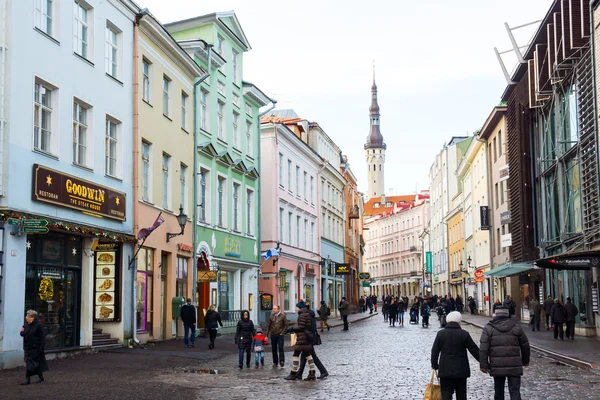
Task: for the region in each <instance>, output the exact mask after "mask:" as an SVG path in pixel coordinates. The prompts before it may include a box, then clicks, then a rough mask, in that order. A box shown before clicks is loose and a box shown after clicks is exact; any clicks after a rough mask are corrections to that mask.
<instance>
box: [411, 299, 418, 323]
mask: <svg viewBox="0 0 600 400" xmlns="http://www.w3.org/2000/svg"><path fill="white" fill-rule="evenodd" d="M410 323H411V324H418V323H419V303H418V302H414V303H413V305H412V306H411V307H410Z"/></svg>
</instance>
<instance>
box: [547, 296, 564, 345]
mask: <svg viewBox="0 0 600 400" xmlns="http://www.w3.org/2000/svg"><path fill="white" fill-rule="evenodd" d="M550 317H552V325H553V326H554V340H556V339H558V337H559V336H560V340H565V332H564V328H563V324H564V323H565V322H566V321H567V311H566V310H565V307H564V306H563V305H562V304H561V303H560V300H558V299H554V305H553V306H552V308H551V309H550Z"/></svg>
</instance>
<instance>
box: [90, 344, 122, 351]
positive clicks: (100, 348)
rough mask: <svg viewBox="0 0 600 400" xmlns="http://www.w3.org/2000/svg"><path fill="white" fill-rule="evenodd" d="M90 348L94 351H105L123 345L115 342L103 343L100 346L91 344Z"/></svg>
mask: <svg viewBox="0 0 600 400" xmlns="http://www.w3.org/2000/svg"><path fill="white" fill-rule="evenodd" d="M92 348H93V349H94V350H96V351H106V350H111V349H119V348H123V345H122V344H121V343H116V344H103V345H100V346H92Z"/></svg>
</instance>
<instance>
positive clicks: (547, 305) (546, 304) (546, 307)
mask: <svg viewBox="0 0 600 400" xmlns="http://www.w3.org/2000/svg"><path fill="white" fill-rule="evenodd" d="M553 305H554V300H553V299H552V296H548V298H547V299H546V300H544V312H545V313H546V330H547V331H549V330H550V314H551V312H552V306H553Z"/></svg>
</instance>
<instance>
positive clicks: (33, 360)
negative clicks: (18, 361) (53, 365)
mask: <svg viewBox="0 0 600 400" xmlns="http://www.w3.org/2000/svg"><path fill="white" fill-rule="evenodd" d="M25 321H26V322H27V323H26V324H25V325H23V327H22V328H21V336H23V350H25V363H26V366H27V372H26V375H25V382H23V383H21V385H29V383H30V377H31V376H33V375H37V376H38V381H37V383H42V382H44V372H46V371H48V363H47V362H46V355H45V354H44V351H45V350H46V334H45V332H44V325H42V323H41V322H40V320H39V319H38V313H37V311H34V310H29V311H27V315H26V316H25Z"/></svg>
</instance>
